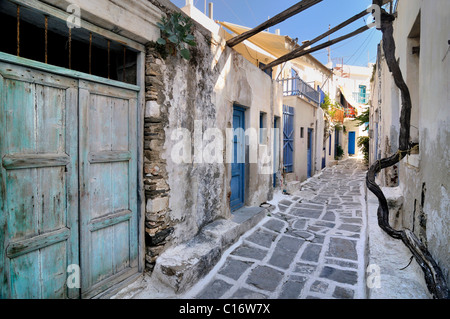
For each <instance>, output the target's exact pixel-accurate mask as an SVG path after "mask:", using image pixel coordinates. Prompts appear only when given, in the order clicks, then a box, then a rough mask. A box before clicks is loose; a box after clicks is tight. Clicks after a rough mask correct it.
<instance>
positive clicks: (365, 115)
mask: <svg viewBox="0 0 450 319" xmlns="http://www.w3.org/2000/svg"><path fill="white" fill-rule="evenodd" d="M369 117H370V109H369V108H367V110H365V111H364V112H362V113H361V114H360V115H358V116H357V117H355V119H354V120H353V121H357V122H358V124H357V125H358V126H363V125H366V123H369ZM368 129H369V125H367V126H366V128H365V129H364V131H367V130H368Z"/></svg>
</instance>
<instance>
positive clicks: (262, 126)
mask: <svg viewBox="0 0 450 319" xmlns="http://www.w3.org/2000/svg"><path fill="white" fill-rule="evenodd" d="M266 128H267V127H266V113H264V112H260V113H259V144H265V143H264V141H265V140H266V137H267V130H266Z"/></svg>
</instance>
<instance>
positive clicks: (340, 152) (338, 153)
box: [334, 145, 344, 160]
mask: <svg viewBox="0 0 450 319" xmlns="http://www.w3.org/2000/svg"><path fill="white" fill-rule="evenodd" d="M343 155H344V149H343V148H342V146H340V145H338V146H337V149H336V156H335V157H334V159H335V160H339V159H341V158H342V156H343Z"/></svg>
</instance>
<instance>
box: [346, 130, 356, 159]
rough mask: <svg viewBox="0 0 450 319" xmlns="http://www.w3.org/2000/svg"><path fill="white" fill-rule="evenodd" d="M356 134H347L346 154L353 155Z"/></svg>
mask: <svg viewBox="0 0 450 319" xmlns="http://www.w3.org/2000/svg"><path fill="white" fill-rule="evenodd" d="M355 145H356V132H348V154H349V155H354V154H355Z"/></svg>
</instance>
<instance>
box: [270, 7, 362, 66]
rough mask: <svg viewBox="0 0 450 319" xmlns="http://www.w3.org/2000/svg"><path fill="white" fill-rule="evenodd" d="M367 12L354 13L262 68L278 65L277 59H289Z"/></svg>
mask: <svg viewBox="0 0 450 319" xmlns="http://www.w3.org/2000/svg"><path fill="white" fill-rule="evenodd" d="M367 14H368V12H367V11H366V10H363V11H361V12H360V13H358V14H357V15H355V16H353V17H351V18H350V19H348V20H346V21H344V22H342V23H341V24H339V25H337V26H335V27H334V28H332V29H330V30H328V31H327V32H325V33H323V34H321V35H319V36H318V37H316V38H314V39H313V40H311V41H307V42H306V43H304V44H303V45H302V46H300V47H299V48H297V49H295V50H293V51H292V52H289V53H288V54H286V55H284V56H282V57H280V58H278V59H277V60H275V61H273V62H271V63H269V64H268V65H266V66H265V67H264V68H263V70H265V69H266V68H270V67H272V66H271V64H272V63H273V64H274V65H273V66H275V65H278V64H279V63H278V61H279V60H281V59H283V61H282V62H285V61H284V59H289V60H290V57H291V56H295V55H296V54H297V53H299V52H301V51H303V50H304V49H305V48H306V47H308V46H310V45H312V44H314V43H316V42H319V41H320V40H322V39H324V38H325V37H327V36H329V35H330V34H333V33H335V32H336V31H338V30H340V29H342V28H344V27H346V26H347V25H349V24H350V23H352V22H354V21H356V20H358V19H361V18H362V17H364V16H366V15H367ZM289 60H287V61H289Z"/></svg>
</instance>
